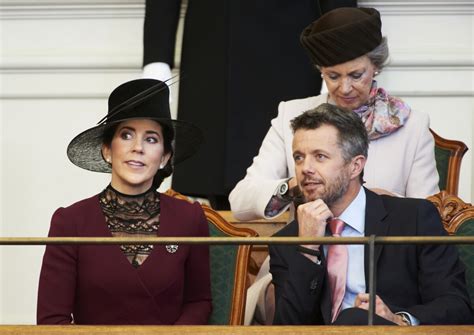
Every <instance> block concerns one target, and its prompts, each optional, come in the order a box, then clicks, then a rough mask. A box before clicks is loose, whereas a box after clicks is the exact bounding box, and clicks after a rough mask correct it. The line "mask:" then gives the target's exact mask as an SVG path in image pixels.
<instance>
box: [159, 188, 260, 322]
mask: <svg viewBox="0 0 474 335" xmlns="http://www.w3.org/2000/svg"><path fill="white" fill-rule="evenodd" d="M165 194H167V195H169V196H172V197H176V198H179V199H182V200H186V201H190V200H189V199H188V198H187V197H185V196H183V195H182V194H180V193H178V192H175V191H174V190H172V189H169V190H168V191H166V192H165ZM201 206H202V209H203V211H204V215H205V216H206V219H207V222H208V224H209V235H210V236H214V237H222V236H235V237H239V236H241V237H252V236H257V233H256V232H255V231H253V230H251V229H249V228H237V227H235V226H233V225H232V224H230V223H229V222H227V221H226V220H225V219H224V218H223V217H222V216H221V215H219V213H217V212H216V211H215V210H213V209H212V208H211V207H209V206H207V205H201ZM250 251H251V246H250V245H211V246H210V262H211V292H212V314H211V316H210V318H209V324H211V325H243V322H244V314H245V313H244V311H245V299H246V296H247V295H246V291H247V285H246V284H247V283H246V281H247V268H248V264H249V260H250Z"/></svg>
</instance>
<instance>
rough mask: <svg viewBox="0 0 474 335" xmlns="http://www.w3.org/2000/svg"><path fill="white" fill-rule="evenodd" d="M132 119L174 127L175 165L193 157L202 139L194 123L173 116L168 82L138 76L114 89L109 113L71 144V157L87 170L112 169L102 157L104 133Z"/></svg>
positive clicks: (108, 170) (68, 150) (69, 146)
mask: <svg viewBox="0 0 474 335" xmlns="http://www.w3.org/2000/svg"><path fill="white" fill-rule="evenodd" d="M131 119H151V120H155V121H157V122H159V123H160V124H161V125H162V126H168V127H170V128H171V129H173V130H174V140H173V142H172V145H173V149H174V155H173V163H174V164H177V163H179V162H181V161H183V160H185V159H186V158H188V157H190V156H192V155H193V154H194V153H195V152H196V151H197V150H198V148H199V146H200V144H201V142H202V140H203V135H202V132H201V131H200V130H199V129H198V128H197V127H196V126H194V125H193V124H191V123H189V122H185V121H181V120H173V119H171V113H170V106H169V89H168V85H167V84H166V83H165V82H162V81H159V80H155V79H137V80H132V81H129V82H126V83H124V84H122V85H120V86H119V87H117V88H116V89H115V90H113V91H112V93H111V94H110V97H109V110H108V113H107V115H106V116H105V117H104V118H102V120H100V121H99V123H98V125H97V126H95V127H92V128H90V129H87V130H86V131H84V132H82V133H80V134H79V135H77V136H76V137H75V138H74V139H73V140H72V141H71V143H69V145H68V147H67V156H68V157H69V160H70V161H71V162H72V163H74V164H75V165H77V166H79V167H81V168H83V169H86V170H90V171H96V172H111V167H110V164H108V163H107V162H106V161H105V160H104V158H103V157H102V144H103V138H104V132H105V131H106V129H108V128H109V127H111V126H113V125H116V124H118V123H120V122H123V121H126V120H131Z"/></svg>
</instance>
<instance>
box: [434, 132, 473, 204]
mask: <svg viewBox="0 0 474 335" xmlns="http://www.w3.org/2000/svg"><path fill="white" fill-rule="evenodd" d="M430 131H431V133H432V134H433V137H434V140H435V159H436V169H437V170H438V174H439V183H438V185H439V189H440V190H445V191H447V192H448V193H450V194H454V195H457V194H458V186H459V171H460V169H461V161H462V158H463V156H464V154H465V153H466V151H467V150H468V148H467V146H466V145H465V144H464V143H463V142H461V141H454V140H448V139H445V138H442V137H441V136H439V135H438V134H436V133H435V132H434V131H433V129H430Z"/></svg>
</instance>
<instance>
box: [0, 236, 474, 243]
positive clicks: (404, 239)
mask: <svg viewBox="0 0 474 335" xmlns="http://www.w3.org/2000/svg"><path fill="white" fill-rule="evenodd" d="M370 240H371V238H370V237H329V236H328V237H319V238H315V237H139V238H137V237H135V238H129V237H2V238H0V245H59V244H104V245H118V244H210V245H228V244H244V245H250V244H252V245H254V244H257V245H258V244H369V243H370ZM374 243H375V244H474V236H375V237H374Z"/></svg>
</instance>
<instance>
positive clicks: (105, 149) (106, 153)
mask: <svg viewBox="0 0 474 335" xmlns="http://www.w3.org/2000/svg"><path fill="white" fill-rule="evenodd" d="M102 158H103V159H104V160H105V161H106V162H107V163H109V164H112V152H111V150H110V147H109V146H107V145H105V144H102Z"/></svg>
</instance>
